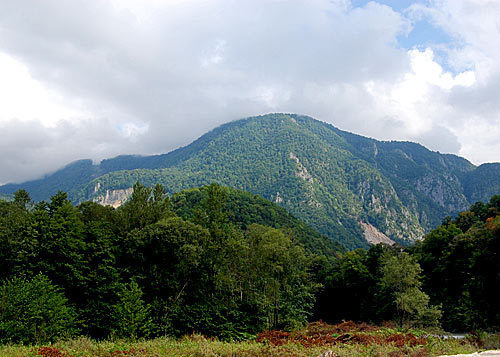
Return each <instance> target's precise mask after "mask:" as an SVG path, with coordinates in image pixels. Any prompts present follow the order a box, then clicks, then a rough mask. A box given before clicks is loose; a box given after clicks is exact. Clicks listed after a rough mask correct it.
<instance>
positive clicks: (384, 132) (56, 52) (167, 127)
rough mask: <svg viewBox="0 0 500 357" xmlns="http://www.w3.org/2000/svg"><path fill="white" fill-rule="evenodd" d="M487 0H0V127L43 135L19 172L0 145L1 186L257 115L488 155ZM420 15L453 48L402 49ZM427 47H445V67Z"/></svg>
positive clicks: (492, 22) (491, 122)
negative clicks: (406, 1)
mask: <svg viewBox="0 0 500 357" xmlns="http://www.w3.org/2000/svg"><path fill="white" fill-rule="evenodd" d="M474 5H475V6H474ZM499 6H500V5H498V4H497V2H495V1H484V2H483V1H480V2H478V1H472V0H461V1H451V0H450V1H442V0H439V1H433V2H431V3H430V5H427V6H424V5H414V6H412V7H411V9H410V10H409V11H407V12H403V13H398V12H395V11H393V10H392V9H391V8H390V7H388V6H384V5H380V4H378V3H377V2H370V3H368V4H367V5H365V6H363V7H353V6H352V5H351V3H350V1H348V0H338V1H328V0H314V1H310V0H309V1H306V0H297V1H278V0H275V1H273V0H267V1H264V2H256V1H251V0H238V1H236V0H210V1H201V0H200V1H194V0H189V1H181V0H169V1H159V0H148V1H138V0H123V1H122V0H120V1H117V0H110V1H98V2H97V1H96V2H93V1H83V0H75V1H72V2H71V3H65V2H60V1H58V0H46V1H43V2H41V1H34V2H33V1H16V2H7V1H5V2H1V3H0V52H1V53H3V54H4V55H2V56H1V57H0V61H4V62H5V61H6V62H5V63H8V65H5V66H0V74H1V75H2V83H1V84H0V91H2V96H1V97H2V100H3V98H8V99H7V100H6V102H8V104H7V105H4V104H3V103H2V106H1V107H0V126H2V128H3V130H9V133H10V135H11V136H12V137H15V136H16V135H17V136H22V135H23V133H22V130H20V129H19V130H18V129H16V128H21V127H23V128H24V126H23V124H22V123H23V122H24V123H26V122H28V121H29V122H30V123H31V126H33V127H37V128H38V130H39V132H40V133H41V135H43V139H44V140H43V143H42V142H39V140H35V139H38V138H34V137H33V142H32V143H33V144H32V145H28V143H25V142H24V141H23V143H24V144H23V145H27V149H26V150H27V151H26V150H23V149H21V150H19V153H18V154H16V155H15V157H16V160H17V163H13V161H12V160H7V159H6V155H12V151H11V149H9V148H8V147H7V146H6V145H3V146H2V145H0V150H1V151H0V154H1V155H0V167H2V172H1V173H0V181H6V180H11V179H14V178H15V179H16V180H17V179H25V178H26V179H27V178H33V177H35V176H37V175H39V174H41V173H42V172H43V167H46V170H49V169H53V168H55V167H58V166H62V165H64V164H66V163H67V161H69V160H74V159H77V158H84V157H91V158H93V159H99V158H103V157H106V156H108V157H109V156H112V155H115V154H118V153H159V152H166V151H169V150H171V149H173V148H175V147H177V146H179V145H185V144H187V143H189V142H190V141H191V140H193V139H195V138H196V137H198V136H199V135H201V134H203V133H204V132H206V131H207V130H209V129H211V128H213V127H215V126H217V125H219V124H222V123H224V122H227V121H229V120H233V119H238V118H242V117H246V116H249V115H257V114H262V113H266V112H270V111H284V112H299V113H302V114H309V115H311V116H314V117H316V118H318V119H321V120H325V121H329V122H331V123H332V124H334V125H336V126H338V127H340V128H342V129H345V130H349V131H354V132H357V133H360V134H363V135H369V136H371V137H375V138H380V139H405V140H417V141H421V142H422V143H424V144H426V145H428V146H429V147H430V148H431V149H438V150H441V151H447V152H460V153H461V154H463V155H466V157H468V158H470V159H472V160H474V161H475V162H476V163H479V162H482V161H491V160H496V161H498V160H499V159H500V157H499V156H498V152H499V151H498V150H496V146H495V145H496V144H495V143H493V144H487V143H486V141H485V142H483V143H482V144H480V145H479V144H478V142H481V140H478V139H475V138H476V137H481V135H482V137H484V138H487V137H488V136H489V135H492V133H497V131H498V130H499V129H497V128H498V127H499V125H498V120H499V119H498V118H499V113H500V100H499V98H498V93H500V65H499V64H498V63H497V62H498V61H497V60H496V59H497V58H498V57H499V56H500V43H499V41H500V35H499V32H498V20H497V19H498V18H500V16H497V15H498V14H499V11H500V8H499ZM419 17H420V18H422V17H425V18H428V19H430V21H432V22H433V23H434V24H435V25H436V26H438V27H440V28H442V29H444V30H445V31H446V32H448V33H449V34H450V36H451V37H452V38H453V39H454V42H453V43H449V44H441V46H440V47H439V48H415V49H410V50H408V49H404V48H401V47H400V46H399V45H398V43H397V38H398V36H401V35H403V36H404V35H405V34H407V33H408V32H409V31H411V24H412V22H415V21H418V18H419ZM433 50H435V51H437V50H439V51H441V52H443V51H444V53H446V54H447V56H446V58H445V60H447V61H448V62H447V63H446V66H444V63H443V62H441V60H440V59H438V58H436V56H435V55H434V53H437V52H433ZM4 62H2V63H4ZM9 68H10V69H9ZM12 68H16V69H15V70H14V69H12ZM444 68H451V69H452V70H453V72H449V70H444ZM9 76H10V77H9ZM4 78H6V80H3V79H4ZM13 118H19V119H20V120H13ZM475 123H478V125H475ZM101 125H102V129H101ZM48 126H51V127H52V129H53V132H51V131H50V130H48V129H47V128H48ZM471 127H474V130H471V129H470V128H471ZM482 130H484V131H487V132H482ZM101 133H105V135H101ZM472 133H474V135H472ZM64 135H67V136H68V137H69V138H71V143H74V144H73V145H69V144H68V143H69V141H67V140H66V139H65V137H64ZM443 138H446V140H444V139H443ZM13 143H14V142H12V143H11V144H12V145H14V146H15V144H13ZM36 143H39V145H43V148H42V149H39V150H37V149H36V145H35V144H36ZM4 144H5V143H4ZM18 148H19V145H18ZM29 148H32V149H29ZM487 148H490V149H491V148H493V149H491V150H490V151H491V152H493V153H490V154H487V151H488V150H487ZM30 150H31V151H30ZM61 152H64V155H62V154H60V153H61ZM7 153H8V154H7ZM481 158H483V159H481ZM35 162H36V163H37V164H34V163H35ZM37 165H38V166H37ZM33 167H36V168H33ZM5 172H7V173H8V174H6V173H5Z"/></svg>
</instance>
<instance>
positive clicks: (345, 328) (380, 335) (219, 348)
mask: <svg viewBox="0 0 500 357" xmlns="http://www.w3.org/2000/svg"><path fill="white" fill-rule="evenodd" d="M479 346H480V344H478V342H477V341H473V340H456V339H441V338H438V337H432V336H429V335H428V334H426V333H425V332H423V331H413V330H412V331H408V330H405V331H400V330H396V329H389V328H381V327H375V326H370V325H366V324H354V323H352V322H347V323H343V324H339V325H327V324H323V323H313V324H310V325H308V326H307V327H306V328H305V329H303V330H299V331H294V332H292V333H286V332H282V331H270V332H265V333H262V334H260V335H259V337H258V338H257V339H256V340H248V341H242V342H224V341H219V340H218V339H214V338H207V337H204V336H201V335H190V336H185V337H183V338H181V339H174V338H170V337H162V338H156V339H150V340H141V341H135V342H134V341H125V340H116V341H100V342H98V341H94V340H91V339H89V338H87V337H79V338H76V339H71V340H67V341H59V342H57V343H55V344H53V345H48V346H19V345H17V346H15V345H4V346H0V356H13V357H34V356H43V357H84V356H102V357H118V356H129V357H144V356H186V357H187V356H190V357H191V356H192V357H196V356H221V357H222V356H224V357H225V356H227V357H229V356H264V357H265V356H270V357H274V356H295V357H303V356H304V357H305V356H318V355H320V354H321V353H323V352H325V351H328V350H331V351H333V353H334V354H335V356H345V357H350V356H390V357H399V356H414V357H419V356H439V355H443V354H461V353H472V352H476V351H478V350H480V347H479Z"/></svg>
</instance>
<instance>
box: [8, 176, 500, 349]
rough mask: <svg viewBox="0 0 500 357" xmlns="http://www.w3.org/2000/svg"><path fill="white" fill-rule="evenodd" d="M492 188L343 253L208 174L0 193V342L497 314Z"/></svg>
mask: <svg viewBox="0 0 500 357" xmlns="http://www.w3.org/2000/svg"><path fill="white" fill-rule="evenodd" d="M499 253H500V196H494V197H492V198H491V200H490V202H489V203H487V204H483V203H480V202H478V203H476V204H474V205H473V206H472V207H471V208H470V210H469V211H466V212H462V213H460V214H459V215H458V216H457V217H456V218H451V217H450V218H446V219H445V220H444V221H443V223H442V224H441V225H440V226H439V227H437V228H436V229H434V230H433V231H431V232H430V233H429V234H428V235H427V236H426V237H425V238H424V239H423V240H422V241H421V242H419V243H418V244H416V245H414V246H412V247H409V248H403V247H401V246H398V245H395V246H392V247H390V246H384V245H377V246H372V247H371V248H370V249H369V250H363V249H358V250H354V251H350V252H345V251H343V250H342V249H338V246H337V245H335V244H333V243H331V241H330V243H329V241H328V240H327V239H326V238H325V237H324V236H321V235H320V234H319V233H317V232H315V231H314V230H312V229H311V228H309V227H308V226H306V225H305V224H303V223H302V222H300V221H298V220H297V219H295V218H294V217H293V216H291V215H290V214H288V213H287V212H286V211H285V210H283V209H282V208H279V207H277V206H276V205H274V204H272V203H270V202H268V201H265V200H263V199H261V198H260V197H258V196H254V195H252V194H249V193H245V192H241V191H237V190H233V189H229V188H225V187H221V186H218V185H215V184H212V185H209V186H204V187H200V188H196V189H190V190H187V191H182V192H180V193H177V194H175V195H173V196H172V197H167V195H166V190H165V189H164V188H163V187H161V186H159V185H157V186H156V187H145V186H143V185H141V184H139V183H136V185H135V186H134V194H133V195H132V196H131V198H130V199H129V200H128V201H127V202H126V203H125V204H123V205H122V206H120V207H119V208H117V209H114V208H111V207H103V206H101V205H99V204H97V203H94V202H84V203H82V204H80V205H78V206H76V207H75V206H73V205H72V204H71V203H70V202H69V200H68V199H67V195H66V193H64V192H58V193H57V194H55V195H54V196H52V198H51V199H50V201H48V202H45V201H42V202H38V203H36V204H33V203H32V202H31V200H30V198H29V195H28V194H27V192H26V191H18V192H16V194H15V195H14V198H13V200H11V201H2V200H0V301H1V305H0V332H1V334H0V342H1V343H5V342H23V343H31V342H41V341H44V342H46V341H54V340H56V339H58V338H61V337H64V336H65V335H72V334H76V333H82V334H85V335H87V336H92V337H96V338H104V337H110V336H111V337H113V336H114V337H124V338H133V339H135V338H140V337H149V336H159V335H164V334H167V335H175V336H179V335H183V334H185V333H191V332H192V331H197V332H201V333H204V334H207V335H211V336H219V337H221V338H226V339H243V338H246V337H249V336H252V335H254V334H255V333H257V332H260V331H262V330H264V329H274V328H282V329H283V328H284V329H293V328H295V327H297V326H300V325H302V324H304V323H305V322H307V321H308V320H310V319H323V320H326V321H332V322H333V321H340V320H342V319H353V320H363V321H372V322H381V321H384V320H390V319H393V320H395V321H396V322H398V323H400V324H401V325H405V326H407V325H436V324H438V323H439V321H438V320H439V317H440V312H442V324H443V326H444V327H445V328H447V329H452V330H469V329H476V328H496V327H498V326H500V322H499V321H500V316H499V312H500V306H499V300H498V299H497V296H496V288H497V287H498V286H499V285H500V260H499V259H498V256H499Z"/></svg>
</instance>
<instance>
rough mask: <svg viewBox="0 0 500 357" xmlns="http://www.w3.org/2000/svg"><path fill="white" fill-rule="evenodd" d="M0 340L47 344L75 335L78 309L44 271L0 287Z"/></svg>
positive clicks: (7, 281) (13, 280) (3, 341)
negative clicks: (71, 306) (70, 303)
mask: <svg viewBox="0 0 500 357" xmlns="http://www.w3.org/2000/svg"><path fill="white" fill-rule="evenodd" d="M0 301H1V306H0V343H9V342H12V343H25V344H28V343H47V342H52V341H55V340H56V339H58V338H60V337H63V336H66V337H71V336H72V335H75V334H76V332H77V330H76V327H75V326H76V319H75V316H76V314H75V312H74V311H73V309H72V308H70V307H69V306H68V300H67V299H66V297H64V295H63V293H62V292H61V290H60V289H59V288H58V287H57V286H55V285H53V284H52V283H51V281H50V280H49V279H48V278H47V277H46V276H45V275H43V274H38V275H37V276H35V277H34V278H32V279H30V280H28V279H24V278H13V279H11V280H6V281H4V282H3V283H2V285H1V286H0Z"/></svg>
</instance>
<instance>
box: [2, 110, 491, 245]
mask: <svg viewBox="0 0 500 357" xmlns="http://www.w3.org/2000/svg"><path fill="white" fill-rule="evenodd" d="M499 170H500V164H498V163H496V164H485V165H481V166H479V167H476V166H474V165H473V164H471V163H470V162H469V161H467V160H465V159H463V158H461V157H458V156H455V155H448V154H440V153H438V152H432V151H430V150H428V149H426V148H425V147H423V146H421V145H419V144H415V143H410V142H382V141H377V140H374V139H370V138H366V137H363V136H359V135H355V134H352V133H348V132H345V131H342V130H339V129H337V128H335V127H333V126H332V125H330V124H327V123H324V122H320V121H317V120H314V119H312V118H310V117H306V116H301V115H295V114H269V115H264V116H259V117H252V118H247V119H242V120H238V121H234V122H230V123H227V124H224V125H222V126H220V127H218V128H216V129H214V130H212V131H210V132H209V133H207V134H205V135H203V136H202V137H200V138H199V139H198V140H196V141H194V142H193V143H191V144H190V145H188V146H185V147H182V148H179V149H177V150H174V151H172V152H170V153H168V154H163V155H154V156H119V157H116V158H113V159H108V160H103V161H102V162H101V163H100V164H98V165H93V164H92V162H91V161H90V160H82V161H77V162H75V163H72V164H70V165H68V166H66V167H65V168H63V169H61V170H59V171H57V172H55V173H54V174H52V175H48V176H47V177H45V178H43V179H40V180H36V181H31V182H26V183H22V184H9V185H5V186H2V187H0V193H4V194H12V192H14V191H15V190H17V189H19V188H26V189H27V190H28V191H29V192H30V194H31V195H32V197H33V199H35V200H41V199H46V198H48V197H49V196H50V195H51V194H53V193H55V192H56V191H57V190H58V189H61V190H64V191H67V192H68V194H69V197H70V198H71V199H72V200H73V201H74V202H80V201H84V200H88V199H91V200H95V201H97V202H100V203H103V204H111V205H115V206H116V205H119V204H121V203H122V202H124V201H125V200H126V199H127V197H128V196H129V195H130V194H131V192H132V186H133V184H134V183H135V182H136V181H140V182H141V183H143V184H145V185H153V184H156V183H161V184H163V185H164V186H165V187H166V188H167V190H168V191H169V192H170V193H174V192H178V191H181V190H183V189H186V188H191V187H197V186H201V185H206V184H209V183H211V182H217V183H219V184H221V185H224V186H230V187H234V188H237V189H240V190H244V191H249V192H252V193H253V194H258V195H260V196H262V197H263V198H266V199H269V200H271V201H273V202H275V203H277V204H279V205H280V206H282V207H284V208H285V209H287V210H288V211H289V212H291V213H292V214H294V215H295V216H297V217H298V218H300V219H302V220H303V221H305V222H306V223H308V224H309V225H310V226H311V227H313V228H315V229H316V230H318V231H319V232H320V233H322V234H325V235H327V236H328V237H330V238H332V239H333V240H334V241H336V242H339V243H341V244H343V245H344V246H345V247H347V248H350V249H353V248H357V247H366V246H367V245H368V242H372V243H375V242H379V241H384V242H391V241H396V242H399V243H402V244H409V243H411V242H413V241H414V240H416V239H418V238H420V237H421V236H422V235H423V234H424V233H425V232H426V231H428V230H430V229H431V228H432V227H434V226H435V225H436V224H438V223H439V222H440V221H441V219H442V218H444V217H445V216H447V215H454V214H456V213H457V212H460V211H462V210H465V209H467V207H469V206H470V204H471V203H474V202H475V201H477V200H482V201H487V200H488V199H489V197H490V196H491V195H492V194H498V193H500V175H498V171H499Z"/></svg>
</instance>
